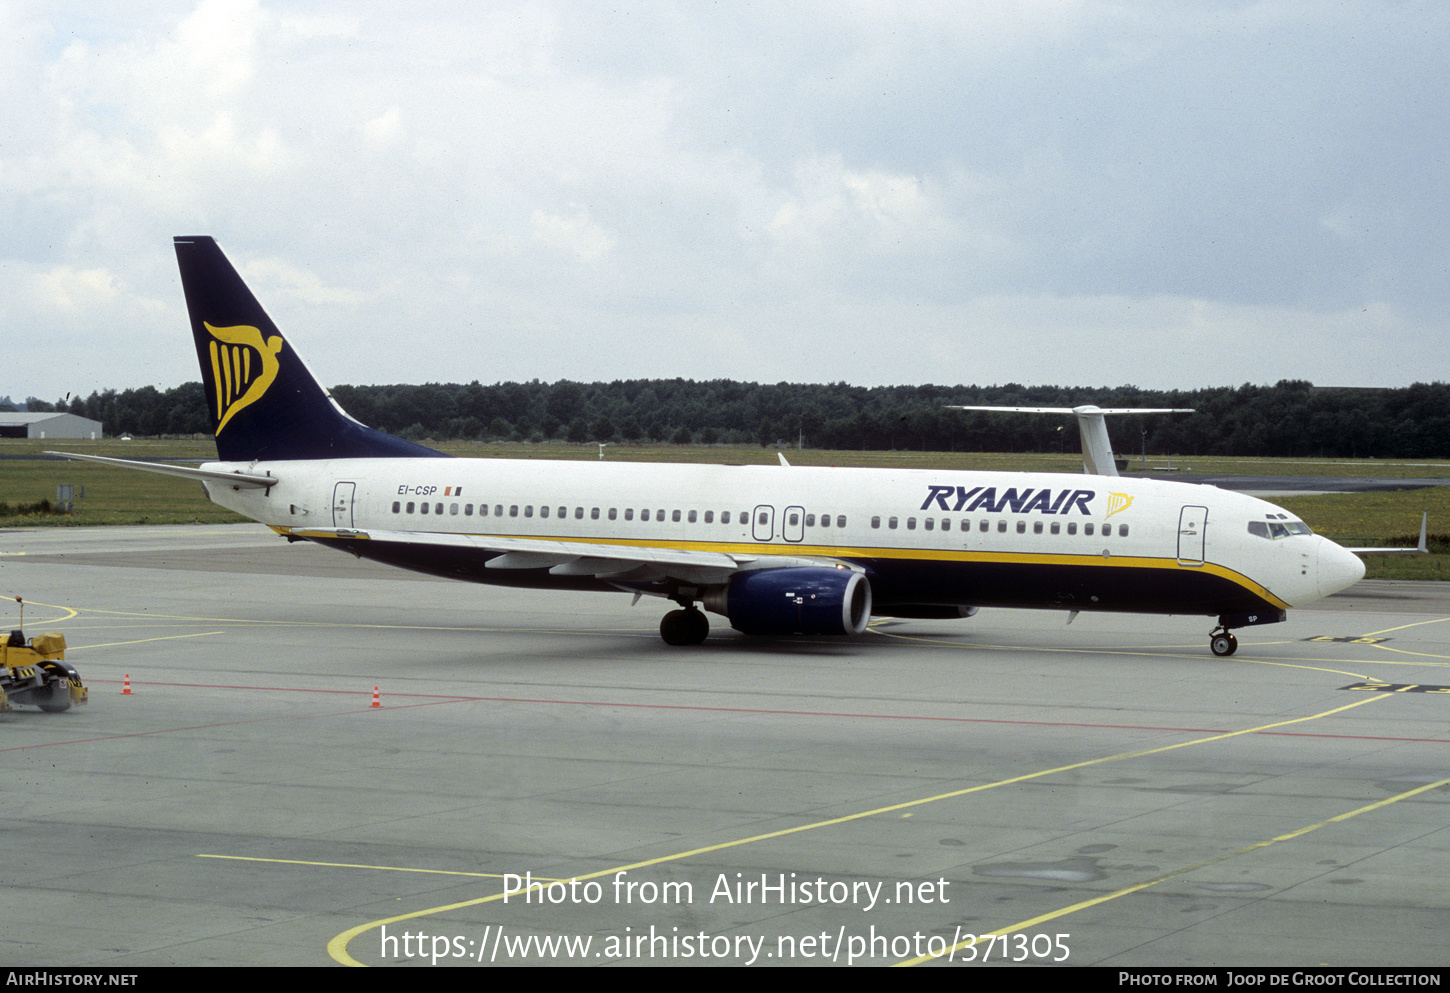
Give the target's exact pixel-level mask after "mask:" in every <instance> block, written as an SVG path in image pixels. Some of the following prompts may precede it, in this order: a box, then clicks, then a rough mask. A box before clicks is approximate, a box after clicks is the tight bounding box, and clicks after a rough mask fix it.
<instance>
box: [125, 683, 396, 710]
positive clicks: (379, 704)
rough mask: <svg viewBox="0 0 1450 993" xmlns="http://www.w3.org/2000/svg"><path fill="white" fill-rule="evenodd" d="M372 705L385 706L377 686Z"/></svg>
mask: <svg viewBox="0 0 1450 993" xmlns="http://www.w3.org/2000/svg"><path fill="white" fill-rule="evenodd" d="M127 692H130V691H129V690H128V691H127ZM372 705H373V706H374V707H381V706H382V705H383V704H382V701H381V700H379V699H378V688H377V687H376V686H374V687H373V703H372Z"/></svg>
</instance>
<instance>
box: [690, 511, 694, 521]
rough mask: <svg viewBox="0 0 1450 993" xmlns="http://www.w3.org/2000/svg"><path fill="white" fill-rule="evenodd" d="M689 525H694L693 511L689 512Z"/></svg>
mask: <svg viewBox="0 0 1450 993" xmlns="http://www.w3.org/2000/svg"><path fill="white" fill-rule="evenodd" d="M690 523H691V524H694V523H695V512H694V511H693V510H692V511H690Z"/></svg>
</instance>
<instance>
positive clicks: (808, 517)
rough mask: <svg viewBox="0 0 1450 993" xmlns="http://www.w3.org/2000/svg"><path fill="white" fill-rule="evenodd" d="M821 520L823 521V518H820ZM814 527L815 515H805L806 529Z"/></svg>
mask: <svg viewBox="0 0 1450 993" xmlns="http://www.w3.org/2000/svg"><path fill="white" fill-rule="evenodd" d="M821 520H823V521H824V520H825V518H824V517H822V518H821ZM815 526H816V515H815V514H807V515H806V527H808V528H813V527H815Z"/></svg>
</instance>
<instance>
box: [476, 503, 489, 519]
mask: <svg viewBox="0 0 1450 993" xmlns="http://www.w3.org/2000/svg"><path fill="white" fill-rule="evenodd" d="M478 516H479V517H487V516H488V504H486V503H481V504H479V505H478Z"/></svg>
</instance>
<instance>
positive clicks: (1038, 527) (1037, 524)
mask: <svg viewBox="0 0 1450 993" xmlns="http://www.w3.org/2000/svg"><path fill="white" fill-rule="evenodd" d="M1032 533H1033V534H1041V533H1042V522H1041V521H1033V522H1032Z"/></svg>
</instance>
